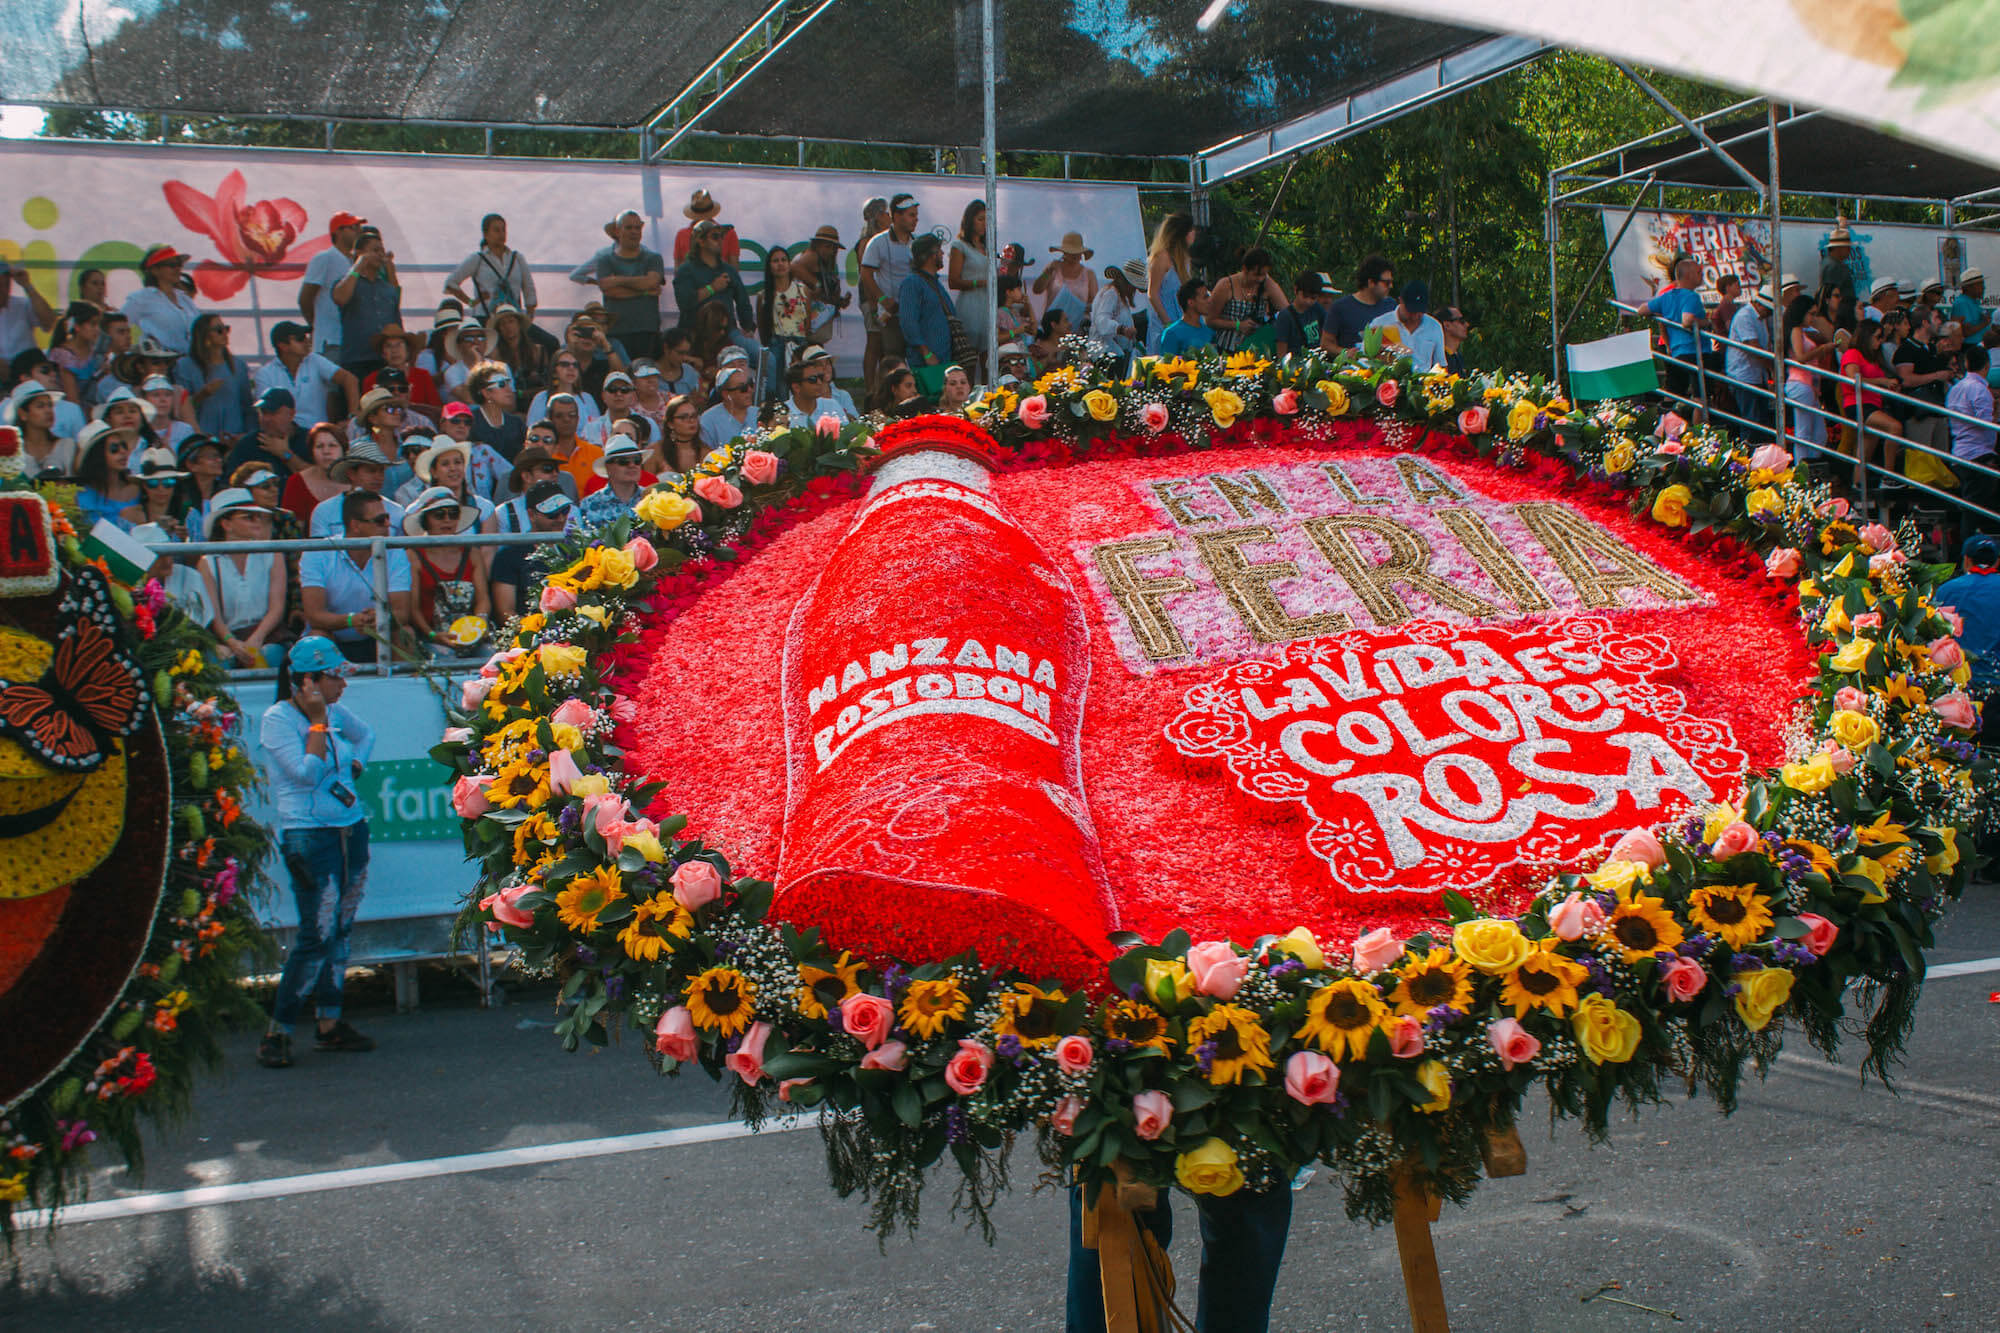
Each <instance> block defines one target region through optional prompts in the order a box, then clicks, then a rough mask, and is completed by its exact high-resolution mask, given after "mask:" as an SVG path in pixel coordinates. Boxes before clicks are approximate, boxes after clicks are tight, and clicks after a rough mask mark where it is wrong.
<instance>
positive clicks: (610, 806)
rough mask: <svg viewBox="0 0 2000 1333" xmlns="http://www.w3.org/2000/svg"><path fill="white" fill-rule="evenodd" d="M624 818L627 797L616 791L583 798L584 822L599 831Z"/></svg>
mask: <svg viewBox="0 0 2000 1333" xmlns="http://www.w3.org/2000/svg"><path fill="white" fill-rule="evenodd" d="M624 818H625V798H624V797H623V796H621V795H619V794H618V793H617V792H615V791H607V792H604V793H601V794H600V795H597V796H586V797H584V798H583V822H584V823H585V824H586V825H588V826H590V827H592V828H595V829H596V830H597V831H598V832H599V833H602V832H603V831H604V827H605V825H606V824H617V823H619V822H621V821H622V820H623V819H624Z"/></svg>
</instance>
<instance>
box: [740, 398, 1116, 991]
mask: <svg viewBox="0 0 2000 1333" xmlns="http://www.w3.org/2000/svg"><path fill="white" fill-rule="evenodd" d="M876 440H877V443H878V445H880V447H881V448H882V450H883V461H882V464H881V467H880V470H879V471H878V473H877V475H876V479H875V483H874V486H873V487H872V489H871V490H870V493H869V497H868V501H867V503H866V505H865V506H864V507H863V509H862V511H861V514H860V517H859V518H858V519H857V520H856V521H855V524H854V527H853V528H852V530H850V531H849V532H848V534H847V536H846V538H845V539H844V540H843V541H842V542H841V545H840V547H839V548H838V549H837V550H836V551H835V553H834V555H833V557H832V559H831V560H829V561H828V562H827V565H826V567H825V568H824V569H823V570H822V571H821V573H820V576H819V579H818V580H817V581H816V582H815V583H814V584H813V586H812V588H811V589H810V590H808V592H807V593H806V595H805V596H804V597H803V598H801V599H800V601H799V604H798V606H797V607H796V608H795V609H794V611H793V613H792V619H791V624H790V626H789V629H788V632H787V635H786V641H785V657H784V706H785V737H786V755H787V762H788V766H789V778H790V781H789V790H788V792H787V798H786V808H785V825H784V844H783V848H782V851H781V853H780V856H779V868H778V899H777V901H778V912H779V914H780V915H781V916H782V917H783V918H784V919H785V920H788V921H792V922H795V923H797V924H799V925H802V926H803V925H820V926H824V927H825V928H826V929H827V931H828V934H829V936H830V937H831V938H833V939H836V940H838V941H839V942H840V943H841V944H842V945H844V946H846V947H849V948H853V949H855V950H856V951H857V952H863V953H870V954H875V955H883V954H889V953H899V954H902V955H904V956H914V957H943V956H946V955H949V954H953V953H957V952H959V951H961V950H964V949H968V948H977V949H978V950H979V956H980V959H981V961H982V962H984V963H987V964H1003V963H1014V964H1017V965H1019V966H1021V967H1022V968H1024V969H1025V970H1027V971H1029V972H1031V973H1033V974H1036V975H1039V976H1057V977H1061V978H1063V979H1065V980H1070V979H1075V978H1078V977H1081V976H1084V975H1087V974H1089V973H1090V972H1092V971H1093V970H1095V969H1097V968H1098V967H1100V966H1101V963H1102V960H1104V959H1105V958H1107V957H1109V956H1110V954H1111V947H1110V945H1109V942H1108V940H1107V934H1108V932H1109V931H1110V930H1111V928H1112V927H1113V926H1114V925H1115V924H1116V920H1115V908H1114V907H1113V905H1112V901H1111V895H1110V892H1109V888H1108V886H1107V884H1106V882H1105V878H1104V869H1103V865H1102V863H1101V859H1100V856H1099V852H1098V845H1097V834H1096V831H1095V830H1094V829H1093V828H1092V826H1091V821H1090V813H1089V809H1088V806H1087V805H1086V803H1085V800H1084V794H1083V779H1082V774H1081V770H1080V764H1079V753H1080V736H1081V731H1082V726H1083V707H1084V696H1085V692H1086V690H1087V687H1088V685H1089V675H1090V652H1089V643H1088V629H1087V626H1086V623H1085V620H1084V616H1083V610H1082V607H1081V605H1080V604H1079V602H1078V600H1077V596H1076V592H1075V590H1074V589H1073V588H1072V587H1071V586H1070V583H1069V580H1068V579H1067V578H1065V577H1064V576H1063V574H1062V572H1061V571H1060V569H1059V568H1058V566H1057V565H1056V563H1055V562H1054V561H1052V560H1050V559H1049V558H1048V556H1047V554H1046V553H1045V552H1043V550H1042V549H1041V548H1040V547H1039V546H1038V545H1036V543H1035V541H1034V540H1033V539H1032V538H1031V537H1029V536H1028V534H1027V533H1026V532H1024V531H1022V529H1021V528H1020V527H1019V526H1018V525H1017V524H1016V523H1015V522H1014V520H1013V519H1012V518H1011V517H1010V516H1009V515H1008V514H1007V512H1006V511H1005V510H1004V509H1002V508H1001V507H1000V506H999V505H998V504H997V503H995V502H994V500H993V499H992V498H991V497H990V496H989V495H988V494H987V485H988V481H989V474H988V471H987V465H986V457H987V454H986V449H987V448H988V447H989V446H990V441H989V440H987V439H986V437H985V436H984V435H982V434H981V433H980V432H978V431H977V430H975V429H973V428H971V427H970V426H969V425H967V423H965V422H964V421H954V420H948V419H945V418H941V417H919V418H916V419H915V420H912V421H909V422H906V423H903V424H901V425H898V426H894V427H891V428H890V429H889V430H887V431H885V432H884V433H883V434H881V435H879V436H877V437H876Z"/></svg>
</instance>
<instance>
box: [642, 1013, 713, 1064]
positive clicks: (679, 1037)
mask: <svg viewBox="0 0 2000 1333" xmlns="http://www.w3.org/2000/svg"><path fill="white" fill-rule="evenodd" d="M653 1049H654V1050H657V1051H658V1052H659V1053H660V1054H661V1055H664V1056H666V1057H667V1058H668V1059H669V1060H692V1059H694V1057H695V1054H696V1053H697V1052H698V1051H699V1050H700V1049H701V1043H700V1042H699V1041H698V1040H697V1039H696V1037H695V1035H694V1015H693V1014H690V1013H689V1012H688V1011H687V1006H686V1005H684V1004H677V1005H675V1006H674V1007H673V1008H671V1009H669V1010H667V1012H665V1013H664V1014H661V1015H660V1021H659V1022H658V1023H656V1024H654V1025H653Z"/></svg>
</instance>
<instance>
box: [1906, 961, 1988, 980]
mask: <svg viewBox="0 0 2000 1333" xmlns="http://www.w3.org/2000/svg"><path fill="white" fill-rule="evenodd" d="M1980 972H2000V958H1975V959H1973V960H1972V961H1971V962H1967V963H1932V964H1931V965H1930V968H1929V969H1928V970H1927V971H1926V972H1925V973H1924V979H1925V980H1926V981H1929V980H1933V979H1935V978H1937V977H1969V976H1973V975H1974V974H1976V973H1980Z"/></svg>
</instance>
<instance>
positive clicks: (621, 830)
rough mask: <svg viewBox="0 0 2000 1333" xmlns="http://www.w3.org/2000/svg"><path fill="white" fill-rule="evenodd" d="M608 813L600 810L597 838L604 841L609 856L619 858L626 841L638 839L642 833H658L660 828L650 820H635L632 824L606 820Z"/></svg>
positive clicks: (618, 820) (617, 819)
mask: <svg viewBox="0 0 2000 1333" xmlns="http://www.w3.org/2000/svg"><path fill="white" fill-rule="evenodd" d="M607 813H608V812H607V811H603V810H600V811H599V812H598V816H597V836H598V837H600V838H602V839H604V852H605V854H606V855H607V856H617V855H618V854H619V853H620V852H623V851H624V850H625V839H627V838H631V837H637V836H638V835H639V834H641V833H657V832H659V830H660V826H659V825H658V824H655V823H654V822H653V821H652V820H650V819H635V820H633V821H632V822H631V823H629V824H628V823H626V822H625V821H624V820H622V819H619V818H616V817H612V818H608V819H607V818H606V817H605V816H606V814H607Z"/></svg>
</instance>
